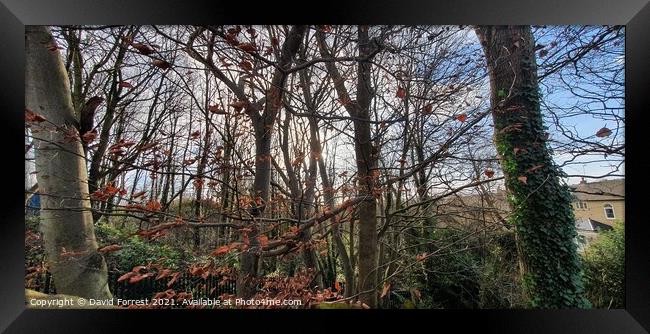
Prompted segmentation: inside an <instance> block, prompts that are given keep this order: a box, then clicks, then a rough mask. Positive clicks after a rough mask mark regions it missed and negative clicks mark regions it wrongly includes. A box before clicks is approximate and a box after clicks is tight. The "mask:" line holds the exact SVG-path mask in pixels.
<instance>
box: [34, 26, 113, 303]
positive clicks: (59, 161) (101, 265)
mask: <svg viewBox="0 0 650 334" xmlns="http://www.w3.org/2000/svg"><path fill="white" fill-rule="evenodd" d="M54 43H55V42H54V39H53V38H52V35H51V34H50V32H49V30H48V29H47V28H46V27H43V26H26V27H25V52H26V78H25V104H26V107H27V108H28V109H29V110H32V111H33V112H36V113H39V114H42V115H43V116H44V117H45V118H47V120H48V122H45V123H41V124H44V126H45V127H48V128H51V127H53V126H56V127H57V128H58V129H57V131H48V130H42V131H38V132H37V133H34V139H35V142H36V150H35V152H36V169H37V170H38V174H37V179H38V185H39V189H40V190H39V191H40V193H41V196H42V197H41V198H42V199H41V208H42V209H41V228H42V231H43V237H44V241H45V249H46V253H47V256H48V260H49V263H50V265H51V268H52V273H53V277H54V282H55V284H56V287H57V291H58V292H59V293H62V294H68V295H75V296H80V297H85V298H96V299H106V298H112V296H111V292H110V291H109V289H108V285H107V271H106V263H105V262H104V257H103V256H102V255H101V253H99V252H97V242H96V240H95V233H94V231H93V220H92V214H91V211H90V201H89V192H88V183H87V179H88V178H87V174H86V164H85V159H84V157H83V148H82V145H81V142H80V141H79V140H78V137H77V138H76V139H77V140H65V139H64V133H65V132H64V131H65V130H69V129H74V125H73V124H74V123H75V121H76V117H75V114H74V107H73V105H72V99H71V94H70V83H69V81H68V78H67V73H66V71H65V68H64V65H63V62H62V60H61V58H60V55H59V51H58V50H56V49H55V50H54V51H51V50H50V48H52V47H53V45H54ZM64 127H65V128H66V129H64Z"/></svg>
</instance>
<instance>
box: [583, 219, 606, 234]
mask: <svg viewBox="0 0 650 334" xmlns="http://www.w3.org/2000/svg"><path fill="white" fill-rule="evenodd" d="M575 223H576V229H577V230H579V231H594V232H598V231H605V230H611V229H612V227H611V226H609V225H607V224H603V223H601V222H599V221H596V220H593V219H591V218H580V219H576V222H575Z"/></svg>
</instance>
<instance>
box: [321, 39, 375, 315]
mask: <svg viewBox="0 0 650 334" xmlns="http://www.w3.org/2000/svg"><path fill="white" fill-rule="evenodd" d="M357 30H358V31H357V35H358V43H359V57H358V67H357V82H356V90H357V96H356V101H353V100H352V99H351V98H350V94H349V93H348V90H347V88H346V87H345V81H344V79H343V78H342V76H341V74H340V73H339V71H338V69H337V68H336V65H335V64H334V63H333V62H327V63H326V64H325V65H326V66H327V72H328V74H329V76H330V78H331V80H332V82H333V83H334V88H335V89H336V92H337V95H338V97H339V100H340V101H342V103H343V105H344V106H345V108H346V110H347V112H348V114H349V115H350V117H352V118H353V119H354V121H353V123H354V152H355V156H356V160H357V178H358V192H359V196H364V197H365V200H364V201H362V202H361V204H359V206H358V213H359V280H358V285H359V294H360V295H359V300H360V301H361V302H362V303H365V304H366V305H368V306H369V307H371V308H375V307H376V306H377V292H376V290H377V199H376V198H375V194H374V192H375V187H376V184H377V181H378V180H377V177H378V175H379V170H378V166H377V160H378V159H377V157H378V152H377V147H376V146H374V145H373V142H372V134H371V129H370V102H371V100H372V98H373V96H374V90H373V88H372V86H371V83H372V82H371V77H370V75H371V60H372V58H373V57H374V56H375V55H376V54H377V52H378V51H379V46H378V45H377V43H375V41H374V40H373V41H372V42H371V40H370V38H369V35H368V27H367V26H359V27H358V29H357ZM317 38H318V46H319V49H320V52H321V55H322V56H323V57H324V58H332V55H331V54H330V51H329V50H328V47H327V44H326V41H325V36H324V34H323V32H322V31H319V32H318V33H317Z"/></svg>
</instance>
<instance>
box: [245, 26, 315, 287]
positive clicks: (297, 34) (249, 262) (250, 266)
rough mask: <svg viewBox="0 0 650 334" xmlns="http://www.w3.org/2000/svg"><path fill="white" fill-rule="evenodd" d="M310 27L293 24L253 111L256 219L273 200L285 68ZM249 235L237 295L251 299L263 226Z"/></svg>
mask: <svg viewBox="0 0 650 334" xmlns="http://www.w3.org/2000/svg"><path fill="white" fill-rule="evenodd" d="M306 28H307V27H306V26H293V27H292V28H291V30H290V31H289V33H288V35H287V38H286V40H285V41H284V44H283V45H282V53H281V56H280V59H279V62H278V68H276V69H275V72H274V73H273V78H272V80H271V85H270V88H269V89H268V90H267V91H266V94H265V95H266V103H265V105H264V110H263V112H262V113H261V114H259V113H258V112H257V111H255V110H253V111H251V112H250V113H249V116H250V118H251V121H252V122H253V127H254V129H255V179H254V180H253V189H252V194H251V197H252V198H253V203H254V205H253V208H252V209H251V216H252V217H253V219H255V218H259V217H262V215H263V214H264V209H265V208H266V203H268V201H269V193H270V187H271V140H272V138H273V124H274V123H275V119H276V117H277V115H278V111H279V110H280V107H281V106H282V96H283V94H284V87H285V84H286V77H287V75H286V73H285V72H284V71H283V69H286V68H288V67H289V66H290V65H291V64H292V63H293V58H294V56H295V55H296V52H298V47H299V46H300V44H301V43H302V38H303V35H304V33H305V30H306ZM250 229H251V231H250V232H249V234H248V240H249V245H248V250H247V251H245V252H242V253H241V256H240V275H239V277H238V278H237V296H239V297H243V298H250V297H252V296H253V295H254V294H255V285H254V279H255V278H256V277H257V271H258V262H259V258H260V257H259V254H260V253H261V247H260V242H259V240H258V239H257V237H258V234H259V226H258V222H257V221H253V224H251V226H250Z"/></svg>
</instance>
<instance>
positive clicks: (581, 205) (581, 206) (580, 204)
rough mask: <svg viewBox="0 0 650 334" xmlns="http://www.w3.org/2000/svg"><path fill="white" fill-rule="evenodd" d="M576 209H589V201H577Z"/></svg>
mask: <svg viewBox="0 0 650 334" xmlns="http://www.w3.org/2000/svg"><path fill="white" fill-rule="evenodd" d="M576 209H582V210H587V203H586V202H577V203H576Z"/></svg>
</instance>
